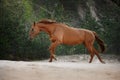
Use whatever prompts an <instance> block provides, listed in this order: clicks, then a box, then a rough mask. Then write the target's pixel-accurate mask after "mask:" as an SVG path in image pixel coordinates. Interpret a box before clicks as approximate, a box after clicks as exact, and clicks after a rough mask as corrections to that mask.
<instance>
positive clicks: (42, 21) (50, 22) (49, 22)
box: [39, 19, 56, 24]
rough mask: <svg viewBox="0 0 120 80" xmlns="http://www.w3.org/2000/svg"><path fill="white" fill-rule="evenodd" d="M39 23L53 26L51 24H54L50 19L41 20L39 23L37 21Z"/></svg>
mask: <svg viewBox="0 0 120 80" xmlns="http://www.w3.org/2000/svg"><path fill="white" fill-rule="evenodd" d="M39 23H44V24H53V23H56V21H55V20H51V19H42V20H41V21H39Z"/></svg>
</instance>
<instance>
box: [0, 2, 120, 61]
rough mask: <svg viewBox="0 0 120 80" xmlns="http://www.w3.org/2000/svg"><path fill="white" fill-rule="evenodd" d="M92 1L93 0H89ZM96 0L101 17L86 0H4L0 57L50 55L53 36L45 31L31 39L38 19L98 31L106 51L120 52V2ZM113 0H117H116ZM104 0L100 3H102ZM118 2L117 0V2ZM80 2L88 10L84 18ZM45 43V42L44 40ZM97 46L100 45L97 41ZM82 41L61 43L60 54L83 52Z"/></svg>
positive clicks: (0, 18)
mask: <svg viewBox="0 0 120 80" xmlns="http://www.w3.org/2000/svg"><path fill="white" fill-rule="evenodd" d="M87 1H88V2H90V4H91V5H92V4H93V3H92V2H91V1H90V0H87ZM108 1H110V2H111V4H107V1H106V3H105V2H104V1H103V0H94V3H95V4H97V5H96V8H97V12H96V13H97V14H98V16H99V20H97V21H96V20H95V18H93V17H92V16H91V13H90V10H89V7H88V6H87V3H86V1H85V0H0V37H1V38H0V59H10V60H39V59H45V58H48V57H49V51H48V48H49V45H50V43H51V42H50V41H49V36H48V35H47V34H46V33H44V32H42V33H41V34H40V35H39V36H37V37H36V38H35V39H34V40H33V41H30V40H29V39H28V37H29V29H30V27H31V25H32V23H33V22H34V21H39V20H41V19H43V18H49V19H54V20H56V21H58V22H63V23H65V24H67V25H69V26H74V27H78V28H86V29H90V30H94V31H96V32H97V33H98V34H99V36H100V37H101V38H102V39H103V40H104V41H105V43H106V47H107V50H106V52H105V53H106V54H110V53H113V54H119V52H120V44H119V41H120V34H119V30H120V6H119V4H118V3H117V2H115V0H108ZM112 1H113V2H112ZM100 2H101V3H102V5H101V4H98V3H100ZM114 2H115V3H114ZM78 6H82V9H83V10H85V16H84V19H83V20H82V19H81V18H80V15H79V14H78V11H80V10H78V9H79V8H78ZM43 43H44V44H43ZM95 46H96V47H97V45H96V44H95ZM85 52H86V49H85V48H84V46H82V45H76V46H67V45H60V46H58V47H57V49H56V53H57V55H70V54H82V53H85Z"/></svg>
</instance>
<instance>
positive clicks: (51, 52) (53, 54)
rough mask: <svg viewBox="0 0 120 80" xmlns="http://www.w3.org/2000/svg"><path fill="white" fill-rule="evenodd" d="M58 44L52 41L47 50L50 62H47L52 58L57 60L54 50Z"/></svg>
mask: <svg viewBox="0 0 120 80" xmlns="http://www.w3.org/2000/svg"><path fill="white" fill-rule="evenodd" d="M59 44H60V42H59V41H54V42H52V44H51V45H50V47H49V50H50V60H49V62H52V59H53V58H54V59H55V60H57V59H56V58H55V48H56V47H57V46H58V45H59Z"/></svg>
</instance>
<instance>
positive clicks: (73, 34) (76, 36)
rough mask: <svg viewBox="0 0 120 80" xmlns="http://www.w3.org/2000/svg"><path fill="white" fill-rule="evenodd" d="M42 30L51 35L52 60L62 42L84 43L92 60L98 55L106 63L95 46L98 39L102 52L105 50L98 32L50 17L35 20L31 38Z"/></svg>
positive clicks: (30, 33) (71, 43)
mask: <svg viewBox="0 0 120 80" xmlns="http://www.w3.org/2000/svg"><path fill="white" fill-rule="evenodd" d="M41 31H44V32H46V33H47V34H48V35H49V36H50V40H51V42H52V43H51V45H50V47H49V50H50V60H49V62H52V59H55V60H56V58H55V48H56V47H57V46H58V45H60V44H67V45H75V44H84V45H85V47H86V48H87V50H88V51H89V53H90V56H91V58H90V61H89V63H91V62H92V60H93V57H94V55H96V56H97V57H98V59H99V61H100V62H101V63H105V62H104V61H103V60H102V59H101V57H100V56H99V54H98V51H97V50H96V49H95V48H94V47H93V44H94V41H95V40H96V41H97V42H98V44H99V46H100V48H101V52H104V50H105V45H104V42H103V41H102V40H101V39H100V38H99V37H98V35H97V34H96V32H94V31H91V30H87V29H79V28H73V27H69V26H67V25H66V24H63V23H58V22H56V21H53V20H50V19H44V20H41V21H39V22H37V23H35V22H34V24H33V25H32V27H31V29H30V32H29V35H30V39H33V38H34V37H35V36H36V35H38V34H39V33H40V32H41Z"/></svg>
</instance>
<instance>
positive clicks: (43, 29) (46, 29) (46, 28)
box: [42, 27, 52, 36]
mask: <svg viewBox="0 0 120 80" xmlns="http://www.w3.org/2000/svg"><path fill="white" fill-rule="evenodd" d="M42 31H43V32H46V33H47V34H48V35H49V36H51V34H52V32H51V30H50V29H49V28H48V27H42Z"/></svg>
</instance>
